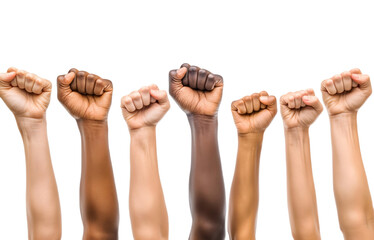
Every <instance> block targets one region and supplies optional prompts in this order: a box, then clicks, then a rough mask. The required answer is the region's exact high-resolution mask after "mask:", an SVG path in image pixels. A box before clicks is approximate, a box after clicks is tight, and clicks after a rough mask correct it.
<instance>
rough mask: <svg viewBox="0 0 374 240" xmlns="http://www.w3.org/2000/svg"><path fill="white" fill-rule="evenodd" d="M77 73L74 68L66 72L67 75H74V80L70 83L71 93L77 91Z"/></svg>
mask: <svg viewBox="0 0 374 240" xmlns="http://www.w3.org/2000/svg"><path fill="white" fill-rule="evenodd" d="M78 72H79V71H78V70H77V69H75V68H72V69H70V70H69V72H68V73H74V79H73V81H72V82H71V90H73V91H77V89H78V88H77V74H78Z"/></svg>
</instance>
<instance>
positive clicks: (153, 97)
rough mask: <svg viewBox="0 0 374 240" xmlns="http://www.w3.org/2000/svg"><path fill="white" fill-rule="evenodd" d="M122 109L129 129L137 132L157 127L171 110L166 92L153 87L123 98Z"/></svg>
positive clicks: (143, 88) (144, 88)
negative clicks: (144, 128)
mask: <svg viewBox="0 0 374 240" xmlns="http://www.w3.org/2000/svg"><path fill="white" fill-rule="evenodd" d="M121 108H122V114H123V117H124V119H125V120H126V122H127V125H128V127H129V129H130V130H135V129H139V128H142V127H152V126H156V124H157V123H158V122H159V121H160V120H161V118H162V117H163V116H164V115H165V114H166V112H167V111H168V110H169V108H170V102H169V99H168V96H167V93H166V91H163V90H159V89H158V87H157V86H156V85H151V86H147V87H142V88H141V89H139V90H138V91H134V92H132V93H130V94H129V95H127V96H124V97H122V99H121Z"/></svg>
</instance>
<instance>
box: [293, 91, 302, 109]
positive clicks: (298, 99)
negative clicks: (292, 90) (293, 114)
mask: <svg viewBox="0 0 374 240" xmlns="http://www.w3.org/2000/svg"><path fill="white" fill-rule="evenodd" d="M294 99H295V108H296V109H299V108H300V107H301V95H300V94H298V93H297V94H295V96H294Z"/></svg>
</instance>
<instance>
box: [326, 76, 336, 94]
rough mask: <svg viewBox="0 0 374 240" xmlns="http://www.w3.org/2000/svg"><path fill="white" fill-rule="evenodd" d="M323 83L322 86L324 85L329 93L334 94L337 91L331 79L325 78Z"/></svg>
mask: <svg viewBox="0 0 374 240" xmlns="http://www.w3.org/2000/svg"><path fill="white" fill-rule="evenodd" d="M323 83H324V87H325V89H326V91H327V92H328V93H329V94H330V95H334V94H336V93H337V90H336V88H335V85H334V82H333V81H332V80H331V79H327V80H325V81H324V82H323Z"/></svg>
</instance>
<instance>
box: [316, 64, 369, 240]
mask: <svg viewBox="0 0 374 240" xmlns="http://www.w3.org/2000/svg"><path fill="white" fill-rule="evenodd" d="M321 90H322V95H323V100H324V102H325V105H326V108H327V110H328V112H329V116H330V125H331V141H332V153H333V174H334V178H333V179H334V194H335V201H336V206H337V210H338V216H339V223H340V229H341V230H342V232H343V234H344V237H345V239H348V240H350V239H374V212H373V204H372V200H371V196H370V190H369V186H368V182H367V178H366V174H365V169H364V165H363V162H362V158H361V153H360V145H359V140H358V133H357V111H358V109H359V108H360V107H361V106H362V105H363V104H364V102H365V101H366V99H367V98H368V97H369V96H370V95H371V92H372V88H371V83H370V78H369V76H368V75H365V74H362V73H361V71H360V70H359V69H352V70H351V71H349V72H343V73H341V74H337V75H335V76H333V77H332V78H330V79H327V80H325V81H323V82H322V86H321Z"/></svg>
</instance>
